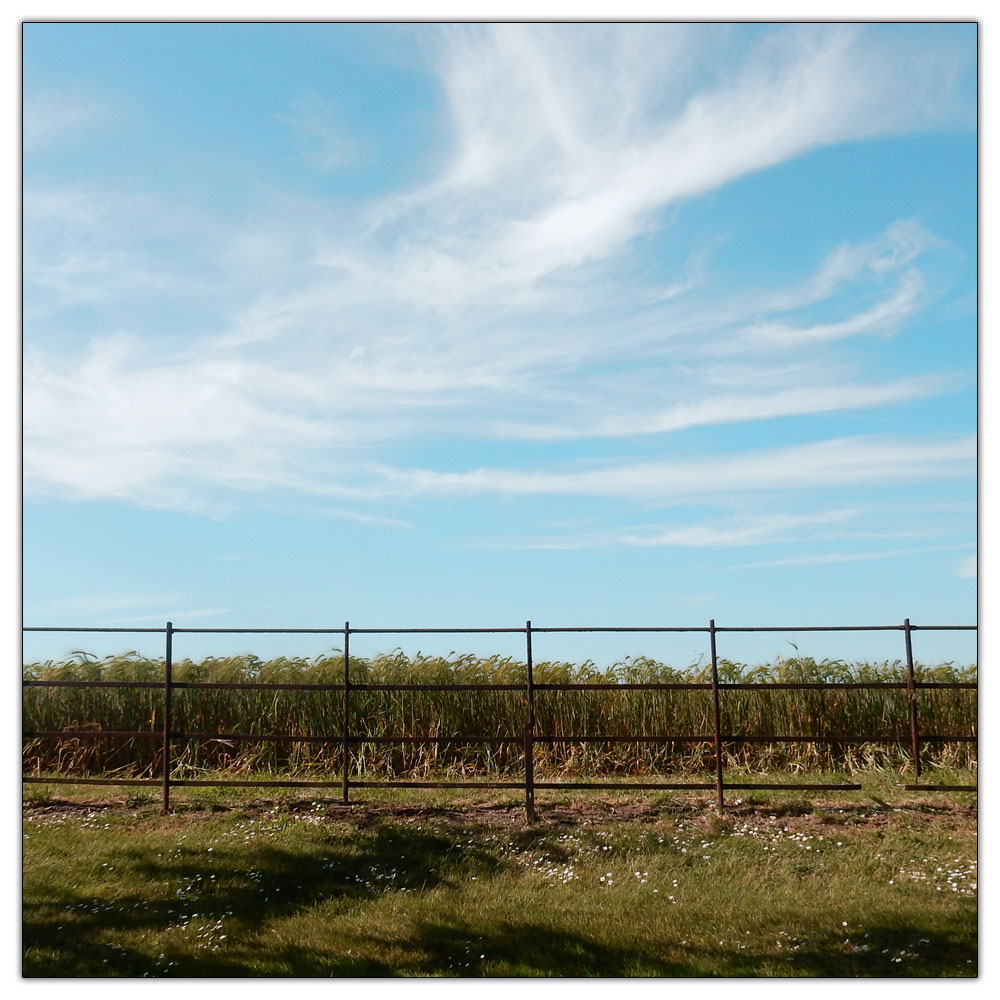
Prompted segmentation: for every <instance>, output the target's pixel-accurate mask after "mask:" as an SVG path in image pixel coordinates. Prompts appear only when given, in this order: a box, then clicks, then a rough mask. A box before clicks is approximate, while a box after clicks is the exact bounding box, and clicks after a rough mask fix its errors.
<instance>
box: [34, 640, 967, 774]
mask: <svg viewBox="0 0 1000 1000" xmlns="http://www.w3.org/2000/svg"><path fill="white" fill-rule="evenodd" d="M164 669H165V668H164V663H163V661H162V660H157V659H148V658H144V657H141V656H139V655H138V654H136V653H128V654H125V655H120V656H112V657H106V658H104V659H97V658H95V657H93V656H89V655H87V654H84V653H80V654H77V655H76V656H75V657H73V658H72V659H70V660H66V661H61V662H52V661H48V662H45V663H31V664H27V665H25V666H24V671H23V678H24V680H63V681H70V680H76V681H80V680H88V681H145V682H159V683H162V681H163V676H164ZM915 672H916V677H917V680H918V681H937V682H942V681H948V682H954V681H962V682H970V681H975V680H976V676H977V674H976V668H975V667H974V666H973V667H968V668H964V667H956V666H954V665H952V664H941V665H937V666H925V665H918V666H917V667H916V668H915ZM526 674H527V668H526V665H525V664H524V663H523V662H519V661H518V660H516V659H512V658H502V657H487V658H483V657H476V656H472V655H464V656H463V655H452V656H451V657H448V658H442V657H429V656H423V655H421V654H419V653H418V654H416V655H415V656H408V655H406V654H405V653H403V652H402V651H400V650H396V651H394V652H392V653H389V654H385V655H379V656H375V657H372V658H368V659H366V658H361V657H358V658H355V657H352V658H351V661H350V679H351V683H352V684H442V685H450V684H514V685H522V684H524V683H525V680H526ZM533 674H534V681H535V683H536V684H564V683H602V684H629V683H647V682H655V683H701V684H705V683H708V682H710V681H711V672H710V668H709V667H706V666H698V665H695V666H690V667H686V668H681V669H678V668H674V667H671V666H668V665H666V664H664V663H660V662H658V661H655V660H651V659H647V658H643V657H638V658H629V659H626V660H624V661H622V662H620V663H616V664H614V665H613V666H610V667H607V668H605V669H599V668H598V667H596V666H595V665H594V664H593V663H591V662H586V663H583V664H572V663H565V662H542V663H536V664H534V668H533ZM343 676H344V662H343V657H342V655H341V654H340V653H339V652H331V653H330V654H327V655H322V656H319V657H316V658H314V659H301V658H284V657H282V658H278V659H273V660H267V661H264V660H261V659H259V658H257V657H254V656H233V657H227V658H208V659H204V660H201V661H192V660H183V661H180V662H177V663H175V664H174V667H173V679H174V681H175V682H187V683H191V682H198V683H220V682H221V683H232V682H237V683H255V684H261V683H264V684H288V683H295V684H329V685H340V684H342V682H343ZM905 677H906V672H905V666H904V665H903V664H901V663H900V662H898V661H896V662H888V661H885V662H881V663H845V662H843V661H839V660H822V661H816V660H813V659H811V658H807V657H802V658H798V657H796V658H789V659H780V660H778V661H777V662H775V663H773V664H768V665H764V666H756V667H752V668H751V667H749V666H748V665H747V664H743V663H735V662H731V661H728V660H723V661H720V664H719V679H720V681H721V682H723V683H760V684H766V683H775V682H780V683H803V682H805V683H817V682H841V683H843V682H858V681H876V682H900V681H905ZM918 699H919V718H920V730H921V733H922V734H923V735H972V734H975V733H976V731H977V728H976V727H977V692H976V691H975V690H960V689H945V690H920V691H919V693H918ZM342 704H343V700H342V693H341V691H339V690H323V691H288V690H280V689H278V690H268V691H261V690H212V689H191V688H187V689H185V688H180V689H177V690H175V691H174V693H173V708H172V713H173V715H172V729H174V730H175V731H180V732H195V733H220V734H224V733H253V734H258V735H264V734H269V733H272V734H273V733H292V734H297V735H302V736H309V735H329V737H330V741H329V742H328V743H307V742H295V741H289V742H284V743H274V742H252V741H233V740H226V739H211V740H197V741H196V740H187V741H177V742H176V744H175V746H174V748H173V756H174V772H173V773H174V776H175V777H178V778H181V777H197V776H199V775H201V774H204V773H205V772H219V771H222V772H227V773H230V774H237V775H238V774H240V773H250V772H253V773H275V774H277V773H280V774H282V775H285V776H290V777H303V778H305V777H312V778H317V779H321V780H332V779H335V778H336V777H337V776H338V775H339V773H340V769H341V767H342V757H341V743H340V738H341V725H342V714H341V713H342ZM525 704H526V703H525V692H524V691H521V690H514V691H510V690H508V691H445V692H441V691H370V690H360V691H359V690H354V691H352V692H351V696H350V710H351V711H350V730H351V735H352V736H364V737H371V738H373V739H374V738H376V737H388V736H404V737H413V736H430V737H451V736H465V737H468V736H474V735H482V736H492V737H511V738H513V739H514V742H510V743H496V744H473V743H467V742H464V743H463V742H461V741H457V742H454V743H430V742H427V743H406V744H401V745H387V744H384V743H379V742H362V743H360V744H353V745H352V749H351V771H352V773H353V775H354V776H355V777H357V776H363V775H377V776H380V777H383V778H390V777H394V778H420V777H431V776H434V777H442V776H456V777H457V776H470V777H471V776H472V775H480V776H484V775H490V776H497V777H501V776H508V775H509V776H512V777H513V776H516V775H518V774H520V773H521V771H522V769H523V759H522V752H523V748H522V746H521V745H520V744H519V742H517V741H519V740H520V738H521V735H522V733H523V726H524V720H525ZM162 711H163V691H162V689H157V688H145V689H142V688H139V689H132V688H104V689H87V688H45V687H25V688H24V697H23V729H24V731H26V732H36V731H42V732H45V731H53V730H73V729H80V730H92V729H102V730H119V731H147V730H148V731H150V732H151V733H158V731H159V730H160V729H161V727H162ZM721 716H722V730H723V733H725V734H728V735H732V736H751V735H752V736H832V735H841V736H852V735H856V736H860V735H867V734H879V735H881V736H884V737H896V738H902V739H904V740H905V741H906V742H903V743H901V744H900V743H891V742H877V741H873V742H871V743H865V744H854V743H846V742H845V743H818V744H811V743H799V742H796V743H783V742H774V743H770V742H761V743H751V744H743V745H740V744H730V745H729V746H727V747H725V748H724V758H725V759H724V762H723V763H724V766H725V767H726V768H735V769H754V770H760V771H773V770H779V769H791V770H793V771H804V770H809V771H816V770H826V769H830V770H842V769H844V768H850V767H862V768H869V769H870V768H881V769H905V768H906V767H908V766H909V764H910V763H911V761H910V753H909V744H908V734H909V708H908V696H907V692H906V690H905V689H875V690H865V689H861V690H859V689H849V688H844V689H839V690H773V689H772V690H767V689H761V690H753V691H748V690H723V691H722V692H721ZM535 717H536V726H535V732H536V735H537V736H539V737H542V739H541V741H540V742H539V743H537V744H536V749H535V772H536V779H537V780H545V779H546V778H549V777H570V776H581V775H594V774H604V775H611V776H625V775H648V776H652V775H657V776H663V775H690V774H694V773H699V772H704V771H705V770H707V769H710V768H714V766H715V760H714V749H713V746H712V744H711V742H705V743H697V742H685V741H675V742H671V741H666V742H663V743H656V744H637V743H622V744H607V743H600V742H574V741H568V742H548V741H546V740H545V739H544V736H546V735H550V736H568V735H573V736H598V735H601V736H613V735H622V734H646V735H654V736H655V735H666V734H670V735H675V736H698V735H705V736H710V735H711V734H712V732H713V707H712V693H711V691H710V690H704V689H697V688H695V689H692V690H653V691H650V690H629V689H627V688H623V689H622V690H583V691H579V690H577V691H545V690H543V691H537V692H536V695H535ZM160 752H161V748H160V743H159V740H158V738H150V739H146V738H140V739H118V740H111V739H106V740H88V739H79V738H74V737H72V736H63V737H60V738H53V737H44V738H37V739H26V740H25V741H24V756H23V765H24V773H25V774H26V775H42V774H63V775H78V776H82V775H94V774H105V775H109V774H110V775H114V776H116V777H152V776H155V775H157V774H158V773H159V767H160ZM922 755H923V759H924V760H925V761H926V762H928V763H933V764H938V765H940V766H946V767H970V766H975V755H976V750H975V744H974V743H964V744H963V743H942V744H928V745H925V746H924V747H923V748H922Z"/></svg>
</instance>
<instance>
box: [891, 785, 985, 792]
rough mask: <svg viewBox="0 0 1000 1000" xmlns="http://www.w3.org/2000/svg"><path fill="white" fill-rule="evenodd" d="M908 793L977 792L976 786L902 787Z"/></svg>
mask: <svg viewBox="0 0 1000 1000" xmlns="http://www.w3.org/2000/svg"><path fill="white" fill-rule="evenodd" d="M903 788H905V789H906V790H907V791H908V792H978V791H979V786H978V785H903Z"/></svg>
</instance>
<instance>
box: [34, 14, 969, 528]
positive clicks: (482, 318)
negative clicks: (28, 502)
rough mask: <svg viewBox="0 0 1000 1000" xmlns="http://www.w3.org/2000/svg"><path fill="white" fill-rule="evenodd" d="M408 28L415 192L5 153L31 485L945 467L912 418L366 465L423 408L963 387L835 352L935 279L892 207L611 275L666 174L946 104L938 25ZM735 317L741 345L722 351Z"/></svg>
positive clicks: (488, 486)
mask: <svg viewBox="0 0 1000 1000" xmlns="http://www.w3.org/2000/svg"><path fill="white" fill-rule="evenodd" d="M422 34H423V36H424V37H425V38H426V44H427V51H428V61H429V64H430V65H431V66H432V67H433V68H434V70H435V72H437V73H438V74H439V83H440V87H441V90H442V93H443V94H444V98H445V107H446V110H447V114H448V118H447V123H446V124H447V126H448V128H449V129H450V135H451V146H450V148H446V149H445V150H444V151H443V152H442V154H441V157H440V160H439V161H438V163H437V172H436V174H435V175H434V176H432V177H430V178H429V179H428V180H427V181H426V182H425V183H422V184H419V185H417V186H415V187H414V188H413V189H411V190H409V191H404V192H395V193H393V194H392V195H391V196H386V197H379V198H378V199H376V200H374V201H368V202H364V203H362V204H361V205H359V206H357V207H356V208H354V209H350V208H345V206H344V205H343V204H341V205H338V206H337V208H336V210H334V209H333V208H332V207H331V206H330V205H328V204H325V203H323V202H321V201H316V200H307V199H305V198H300V197H298V196H296V195H294V194H292V193H289V192H281V191H273V190H271V191H268V192H266V194H265V193H264V192H261V191H260V190H259V189H255V190H254V192H253V195H254V199H253V203H252V204H253V212H252V213H247V218H241V219H240V220H239V221H238V222H234V221H232V220H230V219H227V218H225V216H224V215H223V214H222V213H221V212H216V211H215V210H212V209H202V208H198V207H196V206H195V205H193V204H191V203H188V202H185V201H180V202H178V200H177V198H176V197H175V192H170V191H161V192H152V191H143V190H136V189H133V188H128V187H126V188H125V189H122V188H121V186H117V187H115V188H113V189H112V188H110V187H105V188H100V187H97V186H90V187H83V186H74V185H72V184H69V183H66V184H63V185H62V186H58V185H56V184H55V183H54V182H48V183H47V184H44V185H43V184H42V183H41V182H40V181H39V180H37V179H36V178H35V177H34V176H30V175H29V177H28V178H27V179H26V191H25V317H26V332H25V344H26V347H25V372H24V413H25V442H24V471H25V480H26V486H27V488H28V490H29V491H31V492H39V493H44V494H48V495H58V496H63V497H66V496H69V497H78V498H112V499H117V500H121V501H123V502H132V503H141V504H147V505H156V506H171V507H179V508H182V509H187V510H202V511H206V512H218V511H219V510H221V509H225V508H226V507H227V505H228V504H231V503H234V502H240V496H241V494H247V493H253V494H268V493H270V494H277V495H283V496H285V497H306V498H310V497H312V498H342V499H346V500H359V499H378V498H380V497H401V498H404V499H405V498H407V497H414V496H460V495H471V494H481V493H485V492H496V493H499V494H506V495H525V496H527V495H544V494H560V495H576V496H614V497H619V498H625V497H631V496H639V497H653V498H656V497H661V496H680V495H705V493H706V486H705V484H706V483H708V482H712V483H713V488H715V489H720V490H723V491H737V490H744V489H745V490H751V491H753V490H759V489H765V488H767V484H769V483H770V484H771V485H774V484H781V485H783V488H786V489H795V490H798V489H802V488H806V489H810V488H813V487H814V486H816V485H819V484H824V483H826V484H832V483H838V484H839V483H869V482H888V481H892V482H900V481H904V480H907V479H911V480H918V479H921V478H925V477H928V476H940V477H944V476H952V475H959V474H965V470H966V469H967V466H968V463H967V462H966V460H965V459H964V458H963V457H962V456H963V454H964V452H963V451H961V449H960V451H959V453H956V454H951V453H947V454H946V453H945V452H948V448H949V446H940V445H938V444H937V443H935V442H932V441H924V440H920V439H917V438H912V439H908V440H904V441H900V442H897V443H895V444H893V443H892V442H888V443H885V442H883V443H879V441H878V439H853V440H845V441H844V442H839V443H838V442H829V441H827V442H823V441H820V442H815V443H814V444H812V445H802V446H796V447H795V448H790V449H784V450H782V449H772V450H769V451H758V452H755V453H751V454H748V455H745V456H740V455H738V454H731V455H723V456H716V458H717V459H718V465H716V464H715V459H705V460H680V459H676V460H662V461H644V462H638V461H631V462H626V461H622V462H621V463H619V464H618V465H616V466H614V467H605V466H601V467H597V466H594V467H590V468H581V467H579V466H577V465H573V466H570V465H568V464H565V463H563V464H559V463H558V462H556V463H555V464H554V466H553V468H552V470H551V471H549V472H545V473H540V472H533V471H531V470H530V469H518V468H510V469H504V468H484V469H482V470H473V471H459V472H456V471H453V470H446V469H441V470H433V469H407V468H398V467H394V466H393V465H392V464H391V463H389V462H388V461H386V460H385V459H381V464H377V463H378V462H379V461H380V457H381V456H382V454H383V453H382V452H381V451H380V449H381V448H383V447H385V446H393V447H398V446H402V445H406V444H409V443H412V442H420V441H422V440H425V439H428V438H434V437H435V436H440V435H448V436H463V437H465V439H466V440H473V441H475V440H479V441H483V442H486V443H491V442H496V441H503V440H519V441H524V440H533V441H549V442H558V441H564V440H574V439H576V440H581V439H586V438H607V437H633V436H635V437H640V436H642V437H649V436H650V435H656V434H659V435H666V434H669V433H672V432H676V431H680V430H684V429H688V428H694V427H701V426H709V425H716V426H718V425H723V424H736V423H749V422H752V421H759V420H770V419H777V418H794V417H797V416H802V415H805V414H820V413H834V412H838V411H846V410H855V411H859V412H861V411H865V410H868V409H871V408H874V407H884V406H889V405H898V404H905V403H907V402H910V401H913V400H918V399H921V398H925V397H927V396H930V395H934V394H937V393H941V392H944V391H947V390H948V389H949V388H951V387H953V386H954V385H955V384H956V383H955V381H954V379H952V378H951V377H942V376H940V375H938V374H935V375H927V376H919V375H916V376H914V375H907V376H905V377H897V378H893V379H885V380H882V381H873V380H872V379H871V378H866V377H865V375H864V374H863V372H860V371H859V368H862V367H863V362H862V363H859V362H858V361H857V360H855V359H854V357H853V356H851V355H847V354H836V353H834V352H835V351H837V350H843V351H848V350H849V349H850V344H849V343H845V342H847V341H850V339H851V338H853V337H855V336H857V335H860V334H865V333H891V332H896V331H898V330H901V329H902V330H903V331H905V329H906V324H907V323H908V322H909V321H910V320H912V318H913V317H914V316H915V315H916V314H917V313H918V312H919V310H920V309H921V308H923V307H924V306H925V305H926V303H927V302H928V301H930V299H931V298H932V296H933V294H934V291H935V287H936V283H935V281H934V280H933V279H932V277H931V276H930V275H931V273H932V272H934V271H936V270H937V268H936V264H937V262H938V261H937V258H936V257H935V254H938V253H939V252H940V250H941V248H940V246H939V245H938V244H937V243H936V241H935V239H934V237H933V236H931V235H930V234H928V233H926V232H925V231H923V230H922V229H921V228H920V227H919V226H917V225H916V224H915V223H913V222H908V221H905V220H903V221H895V222H892V223H891V224H890V225H889V226H888V227H887V228H886V229H885V230H884V231H883V232H882V233H881V234H879V235H877V236H875V237H874V238H872V239H868V240H867V241H863V242H859V243H856V244H843V245H840V246H838V247H836V248H833V249H832V250H831V251H830V252H829V254H828V255H827V256H826V258H825V259H818V260H817V261H816V262H815V270H814V272H813V273H812V274H811V275H807V276H806V278H804V279H799V280H798V281H796V282H794V283H789V284H786V285H781V284H778V283H773V284H772V285H771V286H770V287H763V288H762V287H756V288H736V289H732V290H730V289H724V288H720V284H719V278H718V276H717V275H716V274H714V273H713V271H712V268H711V266H710V263H708V261H709V260H710V255H709V254H707V251H706V246H707V244H706V245H703V246H694V247H693V248H686V249H685V251H684V252H683V253H680V254H679V255H678V259H679V260H681V263H680V264H679V265H677V267H676V268H673V269H671V268H666V269H665V270H664V273H663V274H660V275H657V276H656V278H655V280H653V279H649V278H648V276H644V277H643V279H642V281H641V282H637V280H636V274H637V273H638V272H637V268H636V266H635V265H636V264H637V263H638V257H634V256H630V255H631V254H632V253H633V250H634V247H635V245H636V238H637V237H639V236H644V235H647V234H650V233H653V232H656V231H657V230H658V228H659V227H661V226H662V225H663V224H664V214H663V213H664V211H665V210H666V209H668V208H669V207H671V206H673V205H675V204H677V203H678V202H680V201H682V200H684V199H686V198H691V197H694V196H698V195H700V194H703V193H705V192H708V191H711V190H714V189H716V188H718V187H719V186H721V185H723V184H725V183H727V182H729V181H732V180H734V179H736V178H739V177H741V176H745V175H746V174H747V173H748V172H752V171H755V170H760V169H763V168H765V167H767V166H769V165H773V164H776V163H779V162H782V161H784V160H787V159H789V158H791V157H795V156H798V155H800V154H802V153H804V152H807V151H808V150H810V149H813V148H816V147H817V146H819V145H823V144H827V143H833V142H839V141H844V140H848V139H858V138H864V137H867V136H873V135H881V134H886V133H892V132H898V131H903V130H906V129H908V128H924V127H931V126H934V125H936V124H939V123H941V122H943V121H945V120H953V115H954V108H953V106H952V93H951V88H950V87H949V86H948V85H947V81H945V83H944V84H942V79H943V74H942V72H941V71H940V70H941V66H943V67H944V68H946V69H947V68H948V66H949V65H950V64H949V63H948V60H949V59H950V58H951V57H950V55H949V54H948V53H943V54H942V53H937V54H935V51H934V50H933V48H930V47H929V48H928V49H927V51H926V52H924V53H923V54H921V53H919V52H918V51H917V50H918V49H919V46H916V47H915V46H914V45H912V44H909V45H907V46H905V47H904V46H900V47H898V48H892V47H891V45H890V47H889V48H888V49H885V48H879V47H878V45H877V43H876V42H874V41H873V40H872V37H871V34H870V33H869V32H866V31H865V30H863V29H860V28H859V29H853V28H845V27H840V28H834V29H828V28H826V27H823V26H819V25H811V26H800V27H792V28H787V29H786V28H778V29H774V30H770V31H767V32H763V33H762V39H763V40H762V41H761V43H760V45H759V47H758V48H756V49H751V50H750V51H749V52H743V51H741V50H739V49H738V48H737V47H736V46H734V45H732V44H731V41H730V38H729V34H728V29H726V28H725V26H721V25H715V26H713V25H700V26H699V25H665V26H660V27H655V26H649V25H620V26H607V25H583V26H571V25H560V26H557V27H553V26H545V25H517V24H502V25H492V26H490V25H459V26H435V27H434V28H428V29H422ZM915 52H917V55H914V53H915ZM933 59H940V60H942V63H941V66H938V67H937V68H935V66H932V65H929V63H928V60H933ZM55 117H58V116H55V115H53V120H54V118H55ZM288 117H289V123H290V124H291V125H292V127H293V129H297V130H298V131H299V132H300V133H301V134H303V135H307V136H308V137H309V140H310V141H311V142H313V143H314V145H313V146H311V147H310V149H309V153H308V155H314V156H317V157H319V159H317V160H315V161H314V163H315V165H317V166H323V167H330V168H332V167H335V166H336V165H338V164H342V163H343V162H345V158H346V157H349V156H351V155H354V154H355V153H357V150H356V149H352V147H351V146H350V143H349V142H348V141H347V140H345V138H344V136H343V134H342V133H341V132H340V131H339V130H338V128H337V125H336V122H337V116H336V109H332V108H331V106H330V105H328V104H324V103H323V102H322V99H321V98H317V99H316V100H315V101H312V102H311V103H305V104H301V105H299V106H297V107H295V108H293V109H292V112H291V113H290V115H289V116H288ZM42 120H43V116H42V115H41V114H40V113H39V115H38V116H37V121H38V122H39V123H40V122H42ZM39 127H40V126H39ZM321 161H322V162H321ZM234 197H235V196H234ZM148 233H155V234H156V239H155V241H153V240H148V239H146V236H145V234H148ZM715 238H716V237H711V238H710V239H709V242H711V240H712V239H715ZM178 303H182V304H183V306H182V308H178V307H177V304H178ZM81 323H82V324H83V326H82V327H81ZM748 331H750V332H752V333H753V335H754V337H755V342H757V343H759V342H760V341H762V340H766V341H767V351H766V359H764V360H762V355H763V354H764V353H765V352H755V353H753V354H752V355H749V356H748V355H747V354H745V353H744V354H742V355H740V356H739V357H738V358H736V357H735V353H734V352H735V351H736V349H737V348H740V345H741V343H743V342H744V341H745V339H746V337H747V336H748ZM762 331H763V333H762ZM720 387H722V389H723V391H720ZM897 445H898V447H897ZM942 448H943V450H942ZM962 448H963V449H964V448H966V446H965V445H964V444H963V446H962ZM373 456H374V458H373ZM334 516H344V517H355V518H360V517H381V516H382V515H381V514H380V513H378V514H373V513H371V512H369V511H367V510H365V511H364V512H363V513H361V512H357V513H355V512H351V511H343V512H341V514H339V515H334ZM389 520H390V521H395V520H396V519H394V518H389ZM404 523H405V522H404Z"/></svg>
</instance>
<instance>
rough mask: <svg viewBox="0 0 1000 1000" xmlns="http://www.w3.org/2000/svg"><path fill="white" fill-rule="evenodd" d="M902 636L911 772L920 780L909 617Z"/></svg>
mask: <svg viewBox="0 0 1000 1000" xmlns="http://www.w3.org/2000/svg"><path fill="white" fill-rule="evenodd" d="M903 637H904V639H905V641H906V691H907V693H908V694H909V696H910V750H911V752H912V754H913V773H914V775H915V777H916V779H917V780H918V781H919V780H920V774H921V771H922V770H923V769H922V768H921V766H920V728H919V726H918V725H917V679H916V677H915V675H914V673H913V644H912V642H911V641H910V619H909V618H906V619H904V620H903Z"/></svg>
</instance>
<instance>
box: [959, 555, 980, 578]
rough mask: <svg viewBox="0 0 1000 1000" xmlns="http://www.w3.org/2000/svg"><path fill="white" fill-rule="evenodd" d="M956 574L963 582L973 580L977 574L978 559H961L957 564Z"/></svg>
mask: <svg viewBox="0 0 1000 1000" xmlns="http://www.w3.org/2000/svg"><path fill="white" fill-rule="evenodd" d="M956 572H957V573H958V575H959V576H960V577H961V578H962V579H963V580H975V578H976V576H977V574H978V572H979V563H978V557H977V556H968V557H966V558H965V559H963V560H962V561H961V562H960V563H959V564H958V568H957V570H956Z"/></svg>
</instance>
